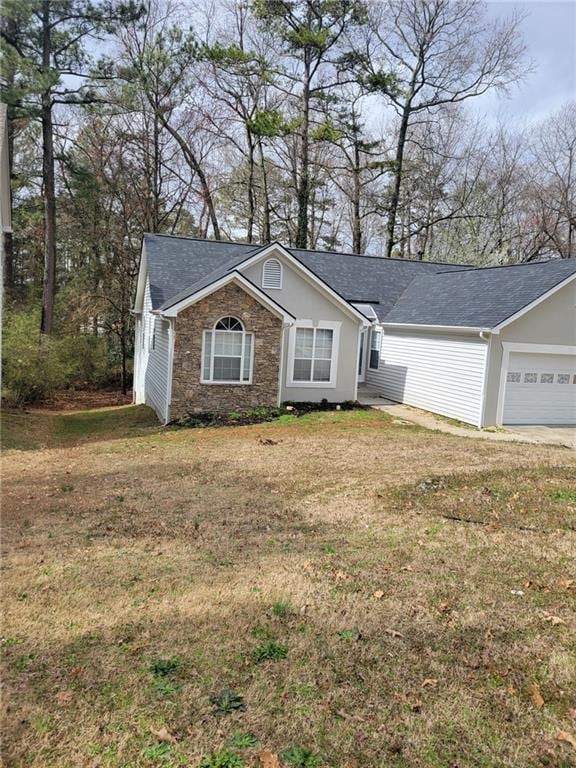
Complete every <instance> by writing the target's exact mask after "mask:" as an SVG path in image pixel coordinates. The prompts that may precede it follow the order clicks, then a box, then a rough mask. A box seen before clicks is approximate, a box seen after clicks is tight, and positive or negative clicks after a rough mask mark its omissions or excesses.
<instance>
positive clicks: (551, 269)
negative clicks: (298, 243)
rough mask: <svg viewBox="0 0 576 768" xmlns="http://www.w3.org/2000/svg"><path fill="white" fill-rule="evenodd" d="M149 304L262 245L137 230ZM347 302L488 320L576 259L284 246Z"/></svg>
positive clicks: (187, 290) (410, 313) (521, 302)
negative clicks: (477, 261) (508, 262)
mask: <svg viewBox="0 0 576 768" xmlns="http://www.w3.org/2000/svg"><path fill="white" fill-rule="evenodd" d="M144 240H145V244H146V254H147V257H148V269H149V274H150V289H151V290H150V292H151V298H152V305H153V308H154V309H160V308H166V307H168V306H171V305H173V304H174V303H176V301H178V300H179V299H181V298H185V297H186V296H189V295H191V294H192V293H194V292H195V291H197V290H200V289H201V288H203V287H205V286H206V285H210V283H211V282H214V281H215V280H217V279H218V278H219V277H222V276H223V275H225V274H226V273H227V272H229V271H231V270H232V269H234V268H235V267H236V266H238V264H240V263H241V262H242V261H244V259H246V258H248V256H250V255H251V254H253V253H256V251H258V250H259V249H260V248H262V247H263V246H260V245H254V244H247V243H230V242H225V241H215V240H200V239H196V238H186V237H173V236H170V235H155V234H154V235H153V234H146V235H145V236H144ZM288 250H289V251H290V253H292V255H293V256H294V257H295V258H296V259H298V260H299V261H301V262H302V263H303V264H304V265H305V266H306V267H308V269H310V270H311V271H312V272H314V274H316V275H317V276H318V277H319V278H320V279H322V280H323V281H324V282H326V283H327V284H328V285H329V286H330V287H331V288H332V289H333V290H334V291H336V292H337V293H338V294H339V295H340V296H342V297H343V298H344V299H346V300H347V301H349V302H362V303H365V304H371V305H372V306H373V307H374V309H375V311H376V314H377V315H378V319H379V320H380V321H384V322H393V323H406V324H415V325H418V324H424V325H450V326H470V327H482V328H491V327H494V326H495V325H498V323H500V322H502V321H503V320H505V319H507V318H508V317H510V316H511V315H513V314H515V313H516V312H518V311H519V310H520V309H522V308H523V307H525V306H526V305H527V304H530V303H531V302H532V301H534V299H536V298H538V296H541V295H542V294H543V293H546V292H547V291H548V290H550V288H553V287H554V286H555V285H557V284H558V283H560V282H562V281H563V280H565V279H566V278H567V277H569V276H570V275H571V274H574V273H576V259H574V260H564V261H551V262H546V263H541V264H524V265H517V266H512V267H491V268H482V269H474V268H470V267H467V266H464V265H454V264H441V263H434V262H426V261H424V262H420V261H407V260H402V259H383V258H378V257H374V256H357V255H354V254H342V253H334V252H328V251H307V250H300V249H288Z"/></svg>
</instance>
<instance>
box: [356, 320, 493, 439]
mask: <svg viewBox="0 0 576 768" xmlns="http://www.w3.org/2000/svg"><path fill="white" fill-rule="evenodd" d="M487 348H488V345H487V343H486V342H485V341H483V340H482V339H480V338H478V337H471V336H459V335H448V334H446V335H442V336H440V335H432V334H430V335H426V334H422V335H416V334H410V333H400V332H397V331H394V332H389V331H386V330H385V332H384V333H383V335H382V346H381V350H380V362H379V367H378V370H371V369H368V373H367V381H368V382H369V384H370V385H371V386H372V387H374V388H375V389H377V390H378V391H379V392H380V393H381V394H382V395H383V396H384V397H387V398H389V399H390V400H394V401H396V402H399V403H406V404H408V405H413V406H415V407H417V408H423V409H425V410H427V411H432V412H433V413H440V414H442V415H444V416H449V417H450V418H454V419H459V420H460V421H464V422H467V423H469V424H474V425H476V426H480V425H481V421H482V405H483V392H484V378H485V371H486V355H487Z"/></svg>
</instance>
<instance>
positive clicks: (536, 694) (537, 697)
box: [528, 683, 544, 709]
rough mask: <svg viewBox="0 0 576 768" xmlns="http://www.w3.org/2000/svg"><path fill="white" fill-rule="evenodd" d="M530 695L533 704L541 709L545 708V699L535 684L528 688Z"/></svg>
mask: <svg viewBox="0 0 576 768" xmlns="http://www.w3.org/2000/svg"><path fill="white" fill-rule="evenodd" d="M528 694H529V696H530V698H531V699H532V704H534V706H535V707H538V709H541V707H543V706H544V699H543V698H542V694H541V693H540V688H539V687H538V686H537V685H536V684H535V683H534V684H533V685H529V686H528Z"/></svg>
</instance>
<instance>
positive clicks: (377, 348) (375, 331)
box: [368, 325, 384, 371]
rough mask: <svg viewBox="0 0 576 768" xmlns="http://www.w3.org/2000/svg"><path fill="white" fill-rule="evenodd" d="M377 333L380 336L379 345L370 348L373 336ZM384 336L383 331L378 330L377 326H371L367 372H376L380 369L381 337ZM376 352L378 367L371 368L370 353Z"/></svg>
mask: <svg viewBox="0 0 576 768" xmlns="http://www.w3.org/2000/svg"><path fill="white" fill-rule="evenodd" d="M377 333H379V334H380V344H379V346H378V347H373V346H372V340H373V338H374V336H375V335H376V334H377ZM383 336H384V331H383V330H382V328H380V327H379V326H377V325H374V326H372V328H371V329H370V343H369V345H368V370H369V371H378V370H379V369H380V357H381V355H382V337H383ZM376 351H378V365H377V366H376V367H373V366H372V352H376Z"/></svg>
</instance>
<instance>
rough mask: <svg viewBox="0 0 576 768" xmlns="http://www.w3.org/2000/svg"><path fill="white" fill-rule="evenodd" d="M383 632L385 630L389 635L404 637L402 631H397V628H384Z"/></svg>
mask: <svg viewBox="0 0 576 768" xmlns="http://www.w3.org/2000/svg"><path fill="white" fill-rule="evenodd" d="M384 632H386V634H387V635H390V637H404V635H403V634H402V632H398V630H397V629H385V630H384Z"/></svg>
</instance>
